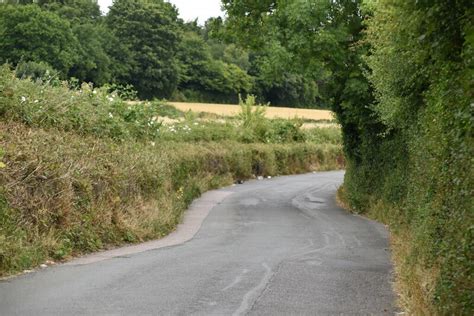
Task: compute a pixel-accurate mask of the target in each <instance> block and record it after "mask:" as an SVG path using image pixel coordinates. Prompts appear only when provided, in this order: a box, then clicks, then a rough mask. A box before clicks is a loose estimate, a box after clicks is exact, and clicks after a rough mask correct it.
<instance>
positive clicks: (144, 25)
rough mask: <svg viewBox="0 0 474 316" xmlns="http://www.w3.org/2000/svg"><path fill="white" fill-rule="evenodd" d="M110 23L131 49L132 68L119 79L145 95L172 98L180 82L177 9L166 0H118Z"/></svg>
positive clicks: (111, 12)
mask: <svg viewBox="0 0 474 316" xmlns="http://www.w3.org/2000/svg"><path fill="white" fill-rule="evenodd" d="M107 25H108V26H109V27H110V29H111V30H112V31H113V33H114V34H115V35H116V36H117V37H118V39H119V40H120V42H121V43H122V44H124V45H125V46H126V48H127V50H129V51H130V52H131V58H132V62H131V70H130V72H129V73H128V74H124V75H123V76H122V78H120V79H121V80H122V81H124V82H127V83H131V84H133V85H134V86H135V88H136V89H137V91H138V93H139V96H140V97H142V98H148V99H149V98H154V97H158V98H166V97H169V96H170V95H171V94H172V93H173V91H174V90H175V89H176V86H177V83H178V65H177V60H176V51H177V47H178V43H179V24H178V12H177V10H176V8H175V7H174V6H173V5H171V4H170V3H168V2H165V1H163V0H156V1H146V0H136V1H132V0H116V1H114V3H113V5H112V6H111V7H110V12H109V14H108V16H107Z"/></svg>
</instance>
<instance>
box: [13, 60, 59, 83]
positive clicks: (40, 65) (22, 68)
mask: <svg viewBox="0 0 474 316" xmlns="http://www.w3.org/2000/svg"><path fill="white" fill-rule="evenodd" d="M15 73H16V76H17V77H18V78H20V79H27V78H30V79H32V80H34V81H38V80H39V81H43V82H48V83H51V84H53V85H59V84H60V80H59V73H58V72H57V71H56V70H54V68H53V67H51V66H50V65H48V64H47V63H44V62H34V61H28V62H20V63H19V64H18V65H17V66H16V68H15Z"/></svg>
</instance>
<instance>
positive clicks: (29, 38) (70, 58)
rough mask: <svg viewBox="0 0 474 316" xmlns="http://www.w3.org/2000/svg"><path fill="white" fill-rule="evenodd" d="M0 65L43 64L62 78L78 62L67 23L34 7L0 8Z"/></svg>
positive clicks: (50, 13) (2, 6)
mask: <svg viewBox="0 0 474 316" xmlns="http://www.w3.org/2000/svg"><path fill="white" fill-rule="evenodd" d="M0 34H2V40H1V41H0V63H5V62H11V63H13V64H14V65H16V64H17V63H18V62H20V61H25V62H28V61H35V62H46V63H48V64H49V65H51V66H52V67H54V68H55V69H57V70H58V71H60V73H61V74H62V76H63V77H65V76H66V75H67V74H68V72H69V70H70V69H71V68H72V67H73V66H74V65H75V64H76V63H77V62H78V61H79V59H78V55H77V53H76V52H77V50H78V49H79V42H78V41H77V39H76V37H75V36H74V34H73V32H72V30H71V26H70V24H69V22H68V21H66V20H64V19H62V18H60V17H59V16H58V15H56V14H54V13H52V12H48V11H44V10H41V8H40V7H38V6H37V5H26V6H17V5H0Z"/></svg>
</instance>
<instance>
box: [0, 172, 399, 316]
mask: <svg viewBox="0 0 474 316" xmlns="http://www.w3.org/2000/svg"><path fill="white" fill-rule="evenodd" d="M343 175H344V173H343V172H321V173H314V174H306V175H299V176H288V177H280V178H274V179H265V180H262V181H250V182H247V183H244V184H242V185H236V186H232V187H227V188H224V189H221V190H217V191H215V194H221V196H223V195H222V194H223V193H226V194H225V198H223V200H222V201H221V202H220V204H217V205H215V206H214V207H213V208H212V209H211V210H210V212H209V215H208V216H207V217H206V218H205V220H204V222H203V223H202V226H201V228H200V229H199V231H198V232H197V234H196V235H195V236H194V238H192V239H191V240H189V241H187V242H184V243H181V244H178V245H174V246H167V247H163V248H160V249H155V250H149V251H145V252H141V253H135V254H127V255H120V256H118V257H114V258H109V259H107V260H95V261H94V260H92V261H91V263H87V264H84V260H83V261H81V260H76V261H74V262H71V263H69V264H66V265H58V266H55V267H51V268H47V269H44V270H41V271H38V272H35V273H31V274H27V275H23V276H20V277H16V278H12V279H9V280H6V281H2V282H0V314H1V315H74V314H81V315H84V314H85V315H89V314H90V315H103V314H107V315H109V314H113V315H144V314H148V315H190V314H191V315H341V314H344V315H367V314H375V315H381V314H382V315H383V314H387V315H393V313H394V312H395V307H394V301H395V295H394V293H393V291H392V288H391V273H392V266H391V263H390V252H389V249H388V233H387V231H386V229H385V228H384V226H383V225H381V224H378V223H376V222H373V221H370V220H367V219H364V218H362V217H359V216H354V215H352V214H350V213H348V212H346V211H344V210H343V209H341V208H339V207H338V206H337V205H336V203H335V192H336V189H337V187H338V186H339V185H340V184H341V182H342V179H343ZM210 194H211V195H212V192H211V193H210ZM195 203H199V200H198V201H196V202H195Z"/></svg>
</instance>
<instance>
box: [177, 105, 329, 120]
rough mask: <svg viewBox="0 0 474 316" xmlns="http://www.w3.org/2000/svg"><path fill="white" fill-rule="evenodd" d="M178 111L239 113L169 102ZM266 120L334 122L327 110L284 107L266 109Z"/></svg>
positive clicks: (228, 107) (221, 107) (227, 107)
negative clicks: (296, 119)
mask: <svg viewBox="0 0 474 316" xmlns="http://www.w3.org/2000/svg"><path fill="white" fill-rule="evenodd" d="M169 103H170V104H171V105H173V106H174V107H176V108H177V109H178V110H180V111H184V112H186V111H189V110H191V111H193V112H206V113H214V114H218V115H222V116H235V115H237V114H238V113H239V112H240V106H238V105H232V104H211V103H184V102H169ZM266 117H267V118H283V119H292V118H295V117H297V118H300V119H308V120H328V121H332V120H334V114H333V112H331V111H328V110H313V109H296V108H285V107H268V108H267V111H266Z"/></svg>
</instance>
